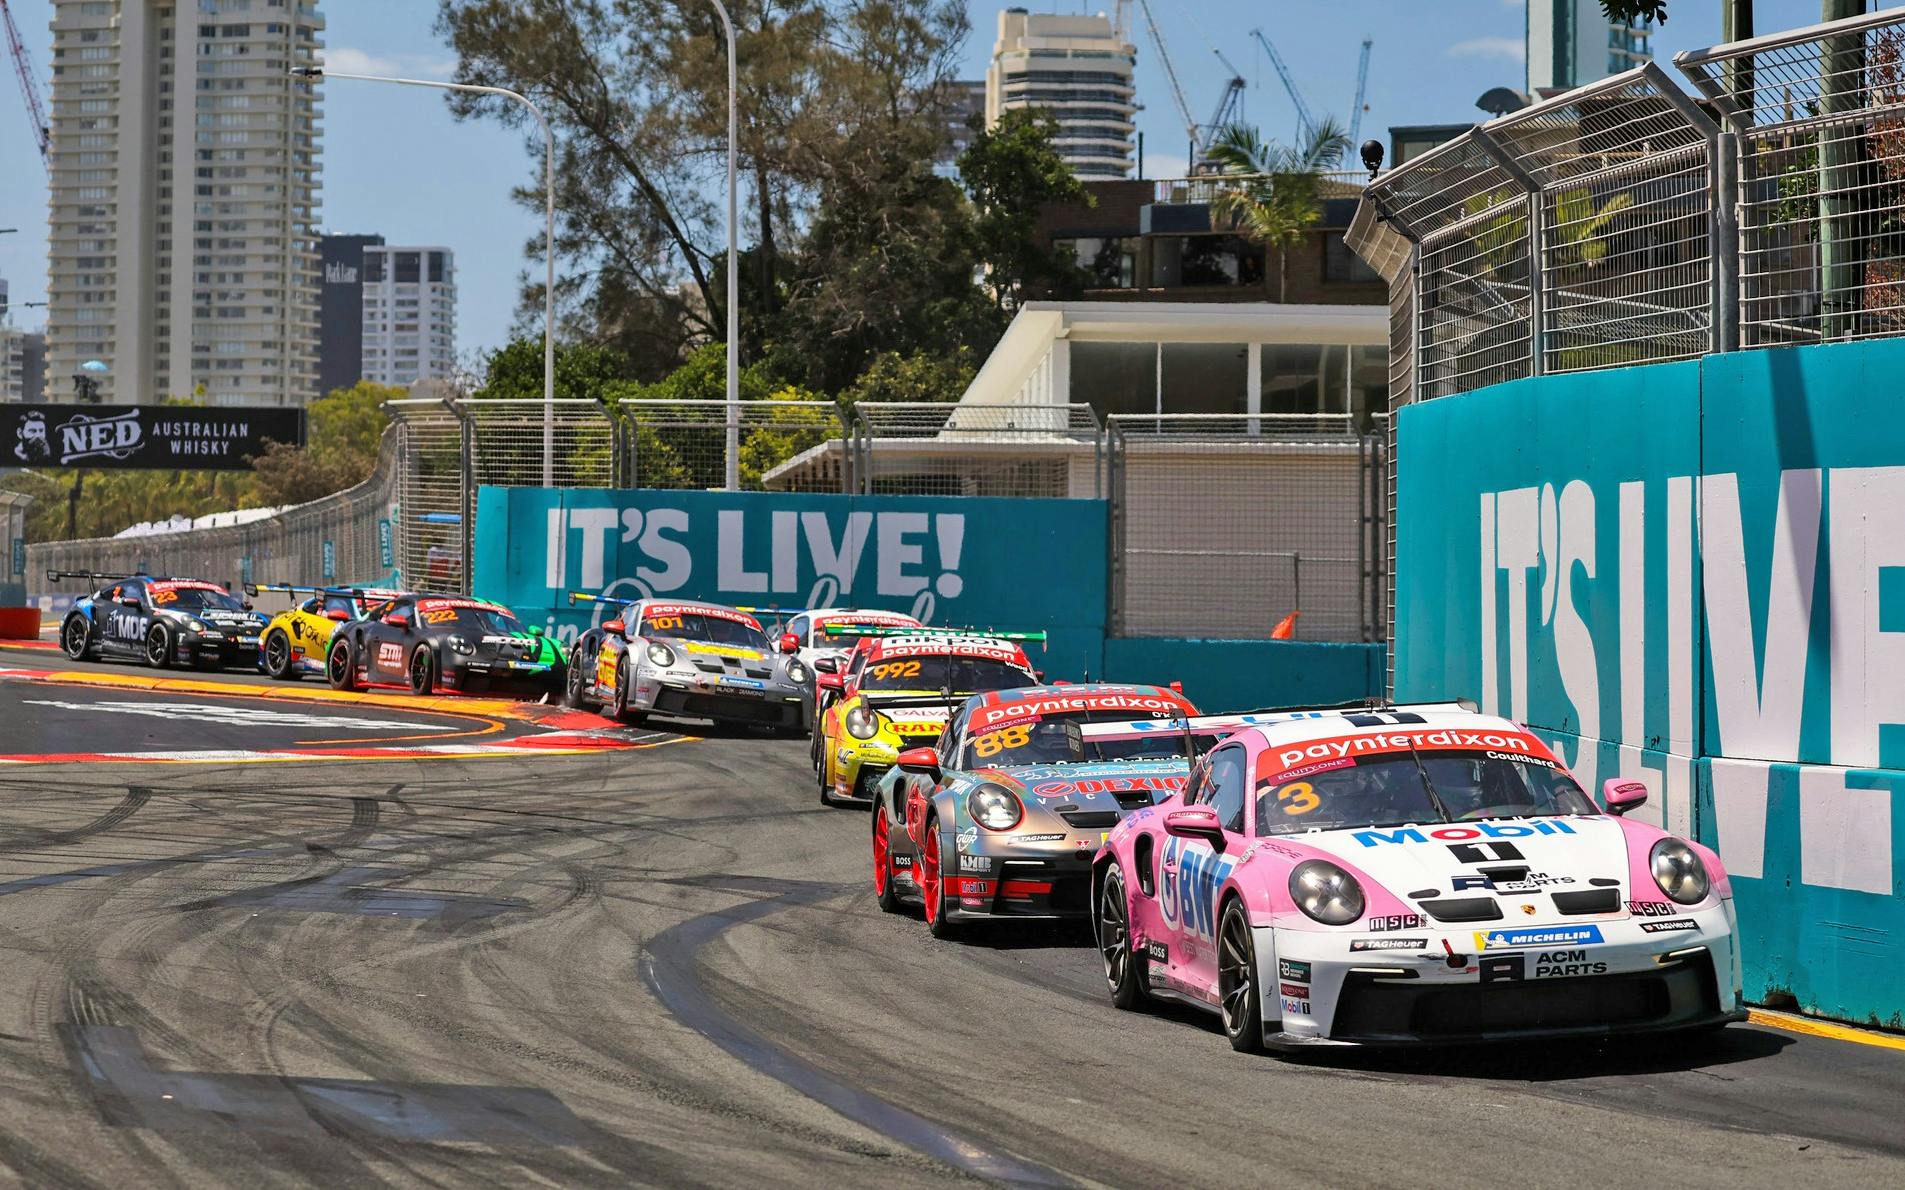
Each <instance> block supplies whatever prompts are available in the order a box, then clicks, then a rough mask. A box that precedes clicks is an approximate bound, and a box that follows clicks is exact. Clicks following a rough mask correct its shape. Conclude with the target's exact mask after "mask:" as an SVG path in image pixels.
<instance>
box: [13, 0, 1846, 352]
mask: <svg viewBox="0 0 1905 1190" xmlns="http://www.w3.org/2000/svg"><path fill="white" fill-rule="evenodd" d="M683 2H684V3H699V2H700V0H683ZM1013 2H1016V3H1020V4H1023V5H1024V6H1025V7H1028V8H1031V9H1033V10H1034V11H1041V12H1066V13H1077V12H1087V13H1092V12H1101V11H1109V10H1110V8H1111V6H1112V0H1089V2H1088V3H1080V2H1079V0H1042V2H1041V0H970V2H969V4H968V12H969V15H970V19H971V22H972V33H971V35H970V36H969V37H968V39H967V43H966V46H965V51H964V62H965V70H964V74H965V76H966V77H969V78H975V79H976V78H983V77H984V74H985V67H986V61H987V59H988V58H989V57H990V55H991V52H992V43H993V41H994V39H995V38H996V37H997V35H998V14H999V12H1000V10H1002V9H1003V8H1005V7H1007V5H1008V3H1013ZM1581 2H1582V3H1584V4H1585V3H1592V2H1593V0H1581ZM319 4H320V11H322V12H323V14H324V17H325V20H326V22H327V26H328V27H327V28H326V30H325V33H324V36H323V42H324V45H325V47H326V48H325V58H326V61H327V63H328V64H329V65H330V66H331V67H332V68H333V69H337V70H351V71H356V72H361V73H368V74H403V75H409V76H412V77H422V78H449V77H451V74H452V71H453V70H454V69H455V56H454V55H453V54H452V53H451V52H450V51H449V49H448V48H447V47H446V46H445V45H444V43H443V41H442V39H441V38H439V37H438V36H437V34H436V33H435V32H434V30H433V25H434V23H435V18H436V9H437V5H436V3H435V0H319ZM9 6H10V7H11V8H12V10H13V12H14V17H15V20H16V21H17V22H18V24H19V26H20V30H21V34H22V36H23V38H24V40H25V41H26V44H27V49H28V53H29V54H31V55H32V57H33V61H34V65H35V66H36V68H37V70H38V73H39V76H40V82H41V86H42V88H43V89H46V90H48V91H49V92H50V83H51V75H50V73H49V71H50V68H51V65H52V51H51V41H52V38H51V34H50V33H48V31H47V23H48V21H49V20H50V18H51V12H52V4H51V2H50V0H9ZM1819 7H1820V6H1819V0H1759V2H1758V4H1757V5H1756V11H1755V18H1756V20H1757V22H1758V31H1759V32H1761V33H1769V32H1773V31H1775V30H1779V29H1786V28H1792V27H1795V26H1798V25H1806V24H1811V23H1813V22H1816V21H1817V20H1818V19H1819ZM1151 8H1152V11H1153V12H1154V13H1155V14H1156V16H1157V21H1158V26H1159V30H1160V32H1161V34H1162V36H1163V38H1164V43H1165V47H1166V49H1167V50H1168V51H1169V54H1170V58H1171V61H1172V63H1173V65H1174V67H1175V69H1176V72H1177V75H1178V79H1179V81H1180V82H1181V83H1182V84H1183V87H1184V90H1185V97H1186V102H1187V104H1188V106H1189V107H1190V109H1191V111H1192V112H1193V114H1194V115H1195V116H1196V118H1197V119H1198V120H1200V121H1201V120H1205V119H1207V118H1208V117H1209V116H1210V114H1211V112H1212V109H1214V108H1215V106H1216V104H1217V100H1218V98H1219V96H1220V94H1221V92H1222V89H1223V84H1224V80H1226V79H1227V78H1229V77H1230V72H1229V70H1228V69H1226V68H1225V67H1224V66H1223V65H1222V64H1221V63H1220V62H1219V61H1218V59H1217V56H1216V55H1215V53H1213V48H1214V47H1222V48H1223V51H1224V54H1225V56H1226V57H1228V58H1229V59H1230V61H1231V62H1232V63H1234V64H1235V66H1236V68H1237V71H1238V73H1239V74H1241V75H1242V76H1243V77H1244V78H1246V79H1247V80H1249V81H1250V82H1251V84H1252V86H1251V87H1250V88H1249V90H1248V91H1247V92H1246V94H1245V100H1244V118H1245V121H1246V122H1247V123H1254V124H1257V125H1259V126H1260V127H1261V129H1262V131H1263V133H1264V134H1265V135H1266V136H1267V137H1272V138H1277V139H1287V138H1288V137H1290V136H1291V135H1292V134H1293V132H1294V129H1295V124H1296V118H1295V115H1294V112H1293V109H1292V108H1291V106H1290V103H1289V100H1288V99H1287V98H1286V96H1285V94H1284V91H1283V88H1282V86H1281V84H1280V83H1279V82H1278V81H1277V78H1276V75H1275V73H1274V72H1273V71H1272V70H1271V67H1270V64H1269V62H1268V60H1267V58H1266V57H1265V56H1264V54H1263V51H1262V50H1260V49H1258V48H1257V46H1256V43H1255V42H1254V41H1253V40H1252V39H1251V38H1250V30H1251V29H1253V28H1256V27H1258V26H1261V27H1263V28H1264V30H1265V31H1266V32H1267V33H1268V35H1269V36H1270V38H1271V40H1272V41H1274V42H1275V43H1276V46H1277V49H1278V51H1279V52H1280V53H1281V54H1282V56H1283V58H1284V60H1285V61H1286V62H1287V63H1288V64H1289V66H1290V69H1291V73H1292V74H1293V75H1294V76H1295V79H1296V83H1297V86H1298V88H1299V90H1301V91H1302V93H1303V95H1304V97H1305V99H1306V101H1307V102H1308V103H1309V105H1310V107H1311V109H1312V110H1314V111H1316V112H1317V113H1319V114H1321V113H1323V112H1331V113H1335V114H1336V115H1338V116H1339V117H1342V118H1344V119H1345V122H1347V117H1348V115H1349V108H1350V104H1351V100H1352V97H1353V95H1354V92H1355V87H1356V58H1357V52H1358V47H1359V46H1360V44H1361V42H1362V39H1363V38H1364V37H1370V38H1373V39H1374V42H1375V45H1374V48H1373V50H1372V52H1371V56H1370V64H1369V96H1368V104H1369V111H1368V113H1367V114H1366V115H1365V116H1364V117H1363V132H1362V136H1363V138H1364V139H1367V138H1368V137H1371V136H1376V137H1379V138H1381V139H1384V140H1385V141H1386V140H1387V137H1386V134H1385V132H1384V130H1385V129H1386V128H1387V127H1388V126H1389V125H1391V124H1438V123H1453V122H1456V121H1466V120H1470V119H1481V118H1483V117H1482V115H1481V113H1479V112H1477V111H1476V110H1475V107H1474V102H1475V98H1476V97H1477V96H1479V95H1480V94H1481V93H1482V92H1483V91H1486V90H1488V89H1489V88H1491V87H1495V86H1504V85H1505V86H1512V87H1517V88H1519V87H1520V86H1521V85H1522V81H1523V78H1524V71H1523V64H1522V43H1523V25H1524V11H1525V4H1524V0H1151ZM1132 9H1133V13H1134V15H1133V18H1132V22H1133V25H1134V29H1133V41H1134V42H1135V43H1136V45H1137V47H1138V65H1137V79H1136V85H1137V90H1138V101H1139V102H1140V103H1141V104H1143V105H1144V109H1145V110H1143V111H1142V112H1140V113H1139V116H1138V121H1137V123H1138V127H1139V128H1140V129H1141V130H1142V131H1143V132H1144V133H1145V173H1146V176H1149V177H1168V176H1171V175H1172V174H1174V173H1179V172H1181V171H1182V169H1183V167H1184V152H1185V150H1184V145H1185V134H1184V121H1183V118H1182V117H1181V116H1180V115H1179V114H1178V111H1177V107H1176V104H1175V102H1174V100H1173V99H1172V97H1171V93H1170V89H1169V85H1168V83H1167V82H1166V80H1165V78H1164V72H1163V70H1162V69H1161V67H1160V65H1159V62H1158V56H1157V52H1156V49H1155V47H1154V45H1153V44H1152V41H1151V38H1150V36H1149V34H1148V33H1147V32H1146V31H1145V29H1144V23H1143V19H1142V14H1141V13H1140V12H1139V10H1138V6H1137V4H1136V3H1133V4H1132ZM1668 11H1669V16H1670V19H1669V21H1668V23H1667V24H1666V26H1664V27H1663V28H1662V29H1661V30H1659V31H1658V32H1657V33H1656V35H1655V38H1654V50H1655V55H1656V57H1657V58H1659V59H1660V60H1661V61H1662V62H1663V63H1665V62H1666V61H1667V60H1668V59H1670V58H1671V57H1672V56H1673V54H1674V53H1675V52H1676V51H1678V50H1682V49H1689V48H1695V47H1699V46H1705V45H1711V44H1713V43H1715V42H1717V41H1719V40H1720V24H1719V22H1720V18H1719V12H1720V4H1719V0H1671V3H1670V4H1669V6H1668ZM741 69H742V70H746V69H747V64H746V62H742V63H741ZM7 73H8V74H9V75H10V74H11V71H8V72H7ZM524 144H525V142H524V141H523V139H522V137H521V136H519V135H517V134H515V133H512V132H509V131H506V130H504V129H502V128H500V127H498V126H496V125H494V124H491V123H487V122H460V121H458V120H456V119H454V118H453V117H452V116H451V115H450V114H449V111H448V109H447V108H446V107H445V106H444V103H443V100H442V98H440V97H439V96H437V95H435V94H432V93H431V92H428V91H424V90H420V89H415V88H407V87H393V86H385V85H380V84H373V83H358V82H347V81H344V80H333V81H331V82H329V83H327V84H325V86H324V102H323V189H322V227H323V228H324V230H326V231H332V232H350V233H379V234H382V235H383V236H384V237H385V239H386V240H388V241H389V242H391V243H404V244H428V245H443V246H447V247H449V248H450V249H452V250H453V251H454V252H455V253H456V263H457V280H458V283H459V293H458V305H459V310H458V323H459V325H458V334H457V352H458V355H459V357H464V358H468V357H470V356H472V355H474V354H477V353H480V352H483V351H487V350H489V349H492V348H495V347H497V346H499V345H501V344H502V343H504V342H506V341H507V340H508V338H509V335H510V331H511V328H512V325H513V324H514V323H515V321H516V306H517V294H518V291H519V290H518V277H519V276H520V275H521V274H522V273H523V272H524V271H525V270H526V269H528V268H530V267H531V266H532V265H539V258H537V259H535V260H531V259H528V258H525V256H524V254H523V248H524V245H525V244H526V243H528V242H529V241H531V240H532V239H536V240H539V239H540V236H541V231H542V220H541V217H540V214H539V213H538V212H534V211H530V210H526V209H524V208H522V207H520V206H518V205H517V204H516V203H515V202H514V201H513V200H512V199H511V197H510V191H511V189H512V187H514V186H516V185H518V184H520V183H522V182H523V181H524V180H525V179H526V178H527V177H528V176H529V175H530V172H531V171H532V170H533V169H540V159H539V158H538V159H537V160H536V161H535V162H533V163H532V162H531V160H530V158H529V157H528V156H527V155H526V153H525V149H524ZM36 155H37V154H36V150H35V149H34V147H33V143H32V139H31V132H30V129H29V124H28V120H27V118H26V107H25V103H24V101H23V100H22V99H21V97H20V94H19V90H18V88H17V87H16V86H15V84H14V82H13V80H12V79H11V77H8V78H6V79H4V80H0V227H17V228H18V229H19V231H18V233H17V234H12V235H0V277H4V278H6V279H7V280H8V282H9V284H10V287H11V290H12V300H13V302H14V305H15V309H14V311H13V316H12V317H13V322H14V323H15V325H20V326H26V327H38V326H40V325H41V324H42V323H43V322H44V318H43V317H42V315H43V314H44V311H42V310H37V309H32V310H29V309H21V308H19V306H20V303H23V302H31V301H40V300H43V299H44V297H45V289H46V280H45V276H46V185H45V180H46V179H45V173H44V171H42V170H41V169H40V168H39V166H38V164H37V163H36V162H35V161H34V157H35V156H36Z"/></svg>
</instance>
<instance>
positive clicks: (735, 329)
mask: <svg viewBox="0 0 1905 1190" xmlns="http://www.w3.org/2000/svg"><path fill="white" fill-rule="evenodd" d="M708 3H710V4H712V5H714V11H715V12H716V13H718V14H720V17H721V32H722V33H723V34H725V35H726V36H727V39H728V408H727V413H728V417H727V452H726V454H727V475H726V480H727V483H726V487H727V489H728V491H730V492H733V491H738V490H739V489H740V487H741V264H740V260H741V253H740V249H739V246H738V245H739V243H740V234H741V233H740V214H739V211H740V204H739V202H738V201H737V199H736V195H737V193H738V191H737V189H736V185H735V169H734V164H735V149H734V142H735V118H734V107H735V69H734V22H732V21H730V20H729V19H728V10H727V8H726V6H724V5H723V4H722V3H721V0H708Z"/></svg>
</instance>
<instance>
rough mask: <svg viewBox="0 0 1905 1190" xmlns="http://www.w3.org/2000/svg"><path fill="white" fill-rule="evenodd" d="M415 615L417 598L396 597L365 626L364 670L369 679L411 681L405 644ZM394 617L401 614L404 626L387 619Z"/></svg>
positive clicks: (377, 680) (376, 680) (394, 681)
mask: <svg viewBox="0 0 1905 1190" xmlns="http://www.w3.org/2000/svg"><path fill="white" fill-rule="evenodd" d="M416 614H417V601H416V600H414V599H399V600H397V601H396V602H394V603H392V604H391V605H390V606H389V607H386V608H384V609H383V611H382V612H381V613H380V614H379V615H378V616H377V617H376V618H375V619H372V620H371V621H370V622H369V623H367V624H365V625H364V669H365V670H366V671H367V672H368V673H369V675H370V680H371V681H373V682H391V683H396V682H407V681H409V680H410V671H409V669H408V665H409V654H408V651H407V650H406V649H405V648H404V646H405V644H406V643H408V642H407V636H408V625H409V623H410V622H411V621H412V620H414V619H415V617H416ZM394 617H402V618H403V620H404V626H398V625H395V624H391V623H390V622H389V621H390V620H391V619H392V618H394Z"/></svg>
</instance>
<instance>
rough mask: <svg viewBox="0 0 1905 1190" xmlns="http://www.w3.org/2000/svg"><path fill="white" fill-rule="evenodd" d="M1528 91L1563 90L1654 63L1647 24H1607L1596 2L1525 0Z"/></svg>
mask: <svg viewBox="0 0 1905 1190" xmlns="http://www.w3.org/2000/svg"><path fill="white" fill-rule="evenodd" d="M1527 30H1528V87H1527V91H1528V93H1529V94H1530V95H1536V94H1538V93H1539V92H1541V91H1547V90H1556V91H1565V90H1567V89H1568V88H1570V87H1582V86H1586V85H1587V84H1588V83H1591V82H1594V81H1595V80H1596V79H1604V78H1606V77H1607V76H1608V75H1610V74H1619V73H1621V72H1622V71H1623V70H1632V69H1633V68H1634V67H1636V66H1640V65H1642V64H1643V63H1647V62H1651V61H1653V60H1654V55H1653V51H1652V50H1650V49H1649V48H1648V38H1650V37H1651V36H1653V31H1654V25H1653V21H1652V20H1651V19H1642V20H1641V21H1640V22H1639V23H1637V24H1632V25H1630V24H1627V23H1626V22H1624V21H1613V20H1609V19H1608V17H1607V14H1605V13H1603V12H1602V11H1601V5H1600V3H1599V0H1528V25H1527Z"/></svg>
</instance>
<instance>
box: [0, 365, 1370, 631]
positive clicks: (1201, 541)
mask: <svg viewBox="0 0 1905 1190" xmlns="http://www.w3.org/2000/svg"><path fill="white" fill-rule="evenodd" d="M385 408H386V409H387V410H388V411H389V413H390V414H391V415H392V424H391V428H390V431H389V432H388V434H387V435H386V438H385V442H384V448H383V453H382V455H381V457H380V460H379V464H378V468H377V471H376V474H375V475H373V476H372V478H371V479H370V480H368V481H367V482H365V483H364V484H361V485H359V486H358V487H356V488H353V489H351V490H350V491H348V492H344V493H340V494H339V495H337V496H333V497H327V498H326V499H324V500H320V501H317V502H314V503H312V504H307V505H302V506H299V507H297V508H293V509H288V510H285V511H283V512H281V513H278V514H275V515H272V516H269V517H267V518H264V519H261V520H257V521H253V522H250V523H247V524H242V525H235V526H230V527H224V528H215V529H198V530H192V531H187V532H182V533H172V534H164V535H155V536H147V537H136V538H113V539H106V540H100V541H85V542H63V543H57V544H50V545H45V546H36V547H34V551H35V552H34V562H33V566H34V568H35V570H36V571H37V572H38V573H42V574H43V573H44V571H45V570H46V569H48V568H52V569H66V570H99V571H109V570H118V571H127V572H130V571H133V570H139V569H151V568H154V567H157V568H159V569H164V570H167V571H170V572H173V573H180V574H192V575H197V576H202V577H207V578H211V579H214V580H218V581H234V582H237V581H255V582H266V581H279V582H296V583H311V582H319V581H336V582H368V581H373V580H374V581H380V582H381V581H392V582H400V583H403V584H406V585H408V586H411V587H416V588H419V589H428V590H442V591H467V590H469V588H470V578H471V576H470V568H469V566H468V565H467V564H466V559H473V558H474V557H475V556H476V548H475V546H476V541H477V534H478V531H479V528H480V526H479V524H478V520H477V517H478V510H477V492H478V490H479V489H480V488H482V487H484V486H494V487H542V486H545V480H549V481H552V483H550V484H549V486H553V487H557V488H565V489H591V488H595V489H610V488H643V489H651V490H652V489H663V490H668V489H673V490H718V489H720V488H721V487H722V481H723V478H724V474H723V473H724V469H725V462H726V456H727V444H728V442H729V441H735V442H737V443H738V446H739V461H740V467H739V472H740V478H741V485H740V486H741V487H742V489H743V490H757V491H777V492H788V493H812V492H842V493H848V494H858V495H868V496H872V495H883V496H884V495H945V496H980V497H1015V498H1025V499H1051V498H1061V499H1081V500H1103V501H1105V502H1106V503H1107V507H1108V512H1109V516H1108V520H1109V530H1108V540H1107V541H1106V542H1105V545H1104V548H1105V550H1106V551H1107V557H1108V559H1109V569H1110V573H1111V575H1112V581H1111V584H1110V588H1109V590H1108V591H1107V592H1106V601H1107V609H1106V610H1107V621H1108V623H1109V624H1110V625H1111V628H1112V631H1113V633H1114V634H1123V635H1130V636H1151V637H1200V638H1221V637H1240V638H1264V637H1268V636H1269V635H1270V634H1271V632H1272V630H1273V629H1275V627H1276V626H1277V625H1278V623H1279V622H1280V621H1282V620H1283V619H1285V618H1286V617H1288V616H1290V614H1291V613H1293V612H1294V613H1298V615H1297V617H1296V620H1295V626H1294V630H1293V631H1292V632H1291V633H1290V635H1291V636H1293V637H1294V638H1296V639H1303V640H1317V641H1374V640H1380V639H1381V638H1382V632H1381V627H1382V625H1383V623H1384V612H1383V606H1384V603H1385V599H1386V596H1385V588H1384V568H1383V566H1382V559H1383V558H1384V557H1385V553H1384V550H1383V548H1382V546H1383V541H1384V540H1385V534H1386V528H1385V524H1384V514H1383V510H1384V508H1385V507H1386V483H1387V470H1386V461H1385V460H1386V450H1385V444H1384V433H1385V428H1384V426H1383V425H1382V424H1381V419H1378V420H1377V421H1376V422H1374V423H1364V422H1359V421H1358V420H1357V419H1355V418H1354V417H1351V416H1348V415H1337V414H1320V415H1291V414H1256V415H1250V414H1239V415H1234V416H1233V415H1199V414H1167V415H1161V416H1155V415H1128V416H1127V415H1120V416H1116V417H1112V418H1108V419H1101V418H1100V417H1099V416H1098V415H1097V414H1096V413H1095V412H1094V411H1093V410H1092V408H1091V407H1090V406H1088V405H1082V404H1078V405H1036V404H1010V405H1006V404H1000V405H974V404H957V405H955V404H928V403H906V402H862V403H859V404H857V405H854V406H850V407H841V406H835V405H832V404H826V403H818V402H791V401H782V402H770V401H761V402H744V403H742V407H741V409H740V410H739V414H738V416H737V417H736V418H734V419H732V421H731V420H730V418H729V416H728V414H729V408H728V406H727V404H726V403H725V402H721V401H677V402H662V401H657V402H646V401H644V402H638V403H625V404H623V405H621V406H619V407H613V408H612V407H608V406H604V405H601V404H597V403H595V402H590V401H580V400H571V401H556V402H553V403H551V404H548V405H545V403H544V402H541V401H534V400H530V401H476V400H439V399H406V400H398V401H391V402H388V403H387V404H386V406H385ZM731 425H732V426H733V427H734V428H736V429H737V430H738V433H737V434H736V435H735V436H734V437H733V438H730V436H729V429H730V426H731ZM973 546H974V547H975V548H976V549H977V550H978V551H980V552H979V553H978V554H977V555H975V556H976V557H981V558H983V557H984V556H985V550H986V543H984V542H974V543H973Z"/></svg>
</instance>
